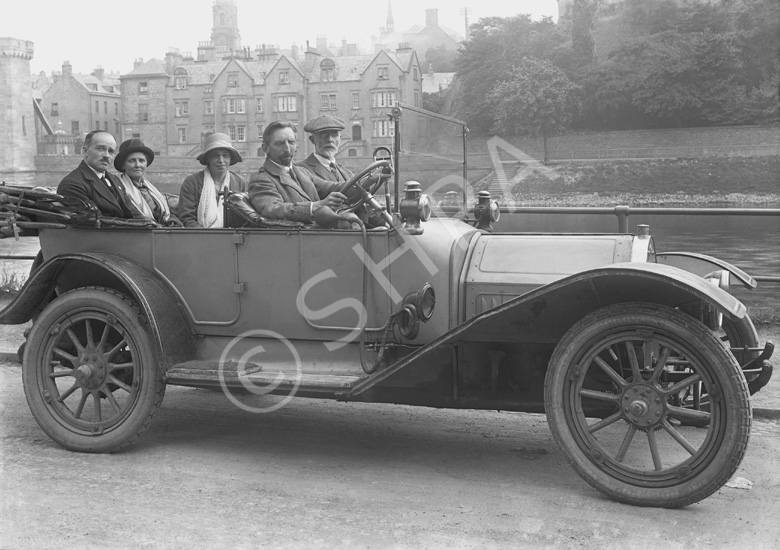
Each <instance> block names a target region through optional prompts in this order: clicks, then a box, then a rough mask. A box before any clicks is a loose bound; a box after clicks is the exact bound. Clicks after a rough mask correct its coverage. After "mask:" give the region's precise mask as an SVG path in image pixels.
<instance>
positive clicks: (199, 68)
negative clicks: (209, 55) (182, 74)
mask: <svg viewBox="0 0 780 550" xmlns="http://www.w3.org/2000/svg"><path fill="white" fill-rule="evenodd" d="M180 67H181V68H182V69H186V70H187V73H189V77H190V79H189V85H190V86H194V85H197V84H208V83H210V82H213V81H214V80H215V79H216V78H217V75H218V74H219V73H221V72H222V69H223V68H224V67H225V62H224V61H210V62H208V63H200V62H198V63H188V64H184V65H180ZM177 68H178V67H177ZM212 74H213V75H214V78H209V75H212Z"/></svg>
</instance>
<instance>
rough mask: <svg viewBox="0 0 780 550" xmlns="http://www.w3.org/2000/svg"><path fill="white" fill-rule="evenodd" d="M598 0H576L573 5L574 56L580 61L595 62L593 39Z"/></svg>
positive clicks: (572, 35) (572, 36) (572, 43)
mask: <svg viewBox="0 0 780 550" xmlns="http://www.w3.org/2000/svg"><path fill="white" fill-rule="evenodd" d="M597 8H598V0H574V3H573V4H572V7H571V19H572V21H571V46H572V57H574V58H576V60H577V61H578V62H580V63H584V64H590V63H592V62H593V54H594V52H595V50H596V42H595V40H594V39H593V25H594V17H595V15H596V9H597Z"/></svg>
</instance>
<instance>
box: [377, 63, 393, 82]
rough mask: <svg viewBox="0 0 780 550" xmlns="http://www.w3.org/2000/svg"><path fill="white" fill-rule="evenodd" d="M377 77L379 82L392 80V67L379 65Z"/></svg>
mask: <svg viewBox="0 0 780 550" xmlns="http://www.w3.org/2000/svg"><path fill="white" fill-rule="evenodd" d="M376 77H377V78H378V79H379V80H387V79H389V78H390V67H389V66H387V65H379V66H378V67H377V68H376Z"/></svg>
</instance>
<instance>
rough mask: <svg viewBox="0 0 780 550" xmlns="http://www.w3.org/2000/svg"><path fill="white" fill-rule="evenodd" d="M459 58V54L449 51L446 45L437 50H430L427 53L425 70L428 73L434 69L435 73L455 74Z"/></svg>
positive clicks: (438, 47) (436, 48)
mask: <svg viewBox="0 0 780 550" xmlns="http://www.w3.org/2000/svg"><path fill="white" fill-rule="evenodd" d="M457 57H458V52H456V51H453V50H448V49H447V46H445V45H444V44H441V45H439V46H436V47H435V48H428V51H426V52H425V62H424V63H425V65H424V67H423V69H424V70H426V71H427V70H428V69H429V68H432V69H433V72H435V73H452V72H455V59H457Z"/></svg>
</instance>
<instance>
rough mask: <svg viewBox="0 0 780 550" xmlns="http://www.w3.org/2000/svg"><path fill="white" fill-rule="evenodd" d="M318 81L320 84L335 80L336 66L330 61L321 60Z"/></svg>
mask: <svg viewBox="0 0 780 550" xmlns="http://www.w3.org/2000/svg"><path fill="white" fill-rule="evenodd" d="M320 80H321V81H322V82H332V81H334V80H336V64H335V63H334V62H333V60H332V59H323V60H322V63H320Z"/></svg>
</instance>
